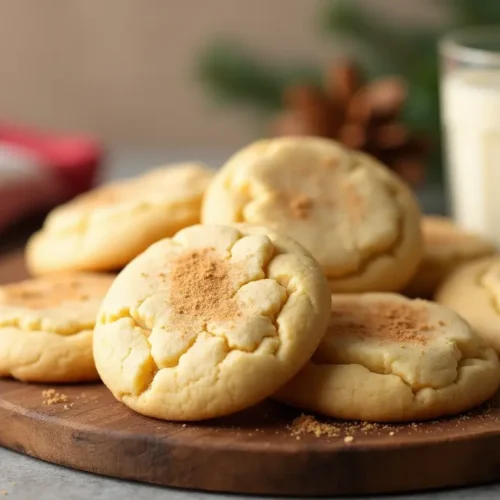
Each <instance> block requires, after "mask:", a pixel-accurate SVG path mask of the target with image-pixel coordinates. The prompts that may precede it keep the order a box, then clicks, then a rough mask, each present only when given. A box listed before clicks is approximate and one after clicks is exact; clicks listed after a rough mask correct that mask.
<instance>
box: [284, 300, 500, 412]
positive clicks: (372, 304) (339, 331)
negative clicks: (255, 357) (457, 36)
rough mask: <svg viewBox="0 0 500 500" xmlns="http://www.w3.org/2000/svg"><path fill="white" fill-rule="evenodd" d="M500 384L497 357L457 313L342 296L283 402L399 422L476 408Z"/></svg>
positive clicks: (413, 302)
mask: <svg viewBox="0 0 500 500" xmlns="http://www.w3.org/2000/svg"><path fill="white" fill-rule="evenodd" d="M499 383H500V365H499V362H498V359H497V356H496V354H495V353H494V351H493V350H492V349H491V348H489V347H488V346H487V345H486V344H485V342H483V340H482V339H481V338H480V337H479V336H477V335H476V334H475V333H474V332H473V331H472V330H471V328H470V326H469V325H468V324H467V323H466V322H465V321H463V320H462V319H461V318H460V317H459V316H458V315H457V314H456V313H454V312H453V311H451V310H450V309H448V308H445V307H442V306H440V305H439V304H436V303H433V302H427V301H424V300H410V299H408V298H405V297H403V296H401V295H398V294H392V293H369V294H362V295H334V296H332V313H331V318H330V323H329V326H328V329H327V332H326V334H325V337H324V339H323V340H322V342H321V344H320V346H319V348H318V350H317V351H316V353H315V354H314V356H313V357H312V360H311V362H310V363H308V366H307V367H306V368H305V369H304V370H303V371H302V372H301V373H299V375H297V377H295V379H294V380H293V381H292V382H291V383H290V384H289V385H288V386H287V387H285V388H284V389H283V391H282V392H281V393H279V396H278V397H279V398H281V399H283V400H285V401H288V402H291V403H292V404H296V405H298V406H302V407H306V408H309V409H311V410H316V411H322V412H324V413H327V414H329V415H332V416H334V417H338V418H347V419H360V420H380V421H399V420H412V419H422V418H433V417H439V416H442V415H446V414H449V413H455V412H459V411H462V410H463V409H467V408H470V407H473V406H475V405H476V404H479V403H481V402H483V401H484V400H485V399H486V398H488V397H490V396H491V395H492V394H493V393H494V392H495V390H496V389H497V388H498V385H499ZM480 384H482V387H481V388H478V387H477V386H478V385H480Z"/></svg>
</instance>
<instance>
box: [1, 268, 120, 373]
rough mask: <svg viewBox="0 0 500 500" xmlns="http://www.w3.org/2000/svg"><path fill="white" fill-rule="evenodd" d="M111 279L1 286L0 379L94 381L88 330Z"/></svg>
mask: <svg viewBox="0 0 500 500" xmlns="http://www.w3.org/2000/svg"><path fill="white" fill-rule="evenodd" d="M113 278H114V276H112V275H105V274H61V275H57V276H51V277H46V278H38V279H34V280H28V281H21V282H19V283H13V284H9V285H4V286H1V287H0V377H14V378H16V379H19V380H23V381H27V382H85V381H90V380H97V379H98V378H99V376H98V374H97V371H96V368H95V364H94V359H93V356H92V331H93V328H94V325H95V321H96V317H97V311H98V310H99V306H100V304H101V300H102V298H103V297H104V295H105V294H106V292H107V290H108V288H109V286H110V285H111V283H112V281H113Z"/></svg>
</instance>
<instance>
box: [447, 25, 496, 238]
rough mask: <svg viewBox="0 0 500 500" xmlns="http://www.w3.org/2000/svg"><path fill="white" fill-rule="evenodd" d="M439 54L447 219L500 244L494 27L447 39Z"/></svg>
mask: <svg viewBox="0 0 500 500" xmlns="http://www.w3.org/2000/svg"><path fill="white" fill-rule="evenodd" d="M439 49H440V55H441V116H442V124H443V132H444V140H445V148H446V149H445V150H446V177H447V188H448V196H449V200H450V202H451V206H450V209H451V214H452V216H453V217H454V219H455V220H456V222H457V223H458V224H459V225H461V226H462V227H464V228H466V229H469V230H472V231H476V232H478V233H480V234H483V235H484V236H487V237H490V238H492V239H493V240H494V241H496V242H497V243H498V244H500V25H499V26H489V27H480V28H469V29H464V30H461V31H456V32H454V33H450V34H449V35H447V36H446V37H444V38H443V39H442V40H441V42H440V47H439Z"/></svg>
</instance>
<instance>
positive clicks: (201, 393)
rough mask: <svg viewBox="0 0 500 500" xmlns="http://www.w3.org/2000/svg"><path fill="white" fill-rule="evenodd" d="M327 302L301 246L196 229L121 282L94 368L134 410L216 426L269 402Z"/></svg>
mask: <svg viewBox="0 0 500 500" xmlns="http://www.w3.org/2000/svg"><path fill="white" fill-rule="evenodd" d="M329 309H330V296H329V291H328V287H327V283H326V280H325V277H324V274H323V272H322V271H321V269H320V268H319V266H318V264H317V263H316V261H315V260H314V259H313V258H312V257H311V256H310V254H309V253H308V252H307V251H306V250H304V249H303V248H302V247H301V246H300V245H298V244H297V243H295V242H294V241H293V240H290V239H289V238H286V237H282V236H279V235H277V234H276V233H274V232H273V231H269V230H267V229H263V228H260V227H254V226H248V225H238V226H235V227H228V226H192V227H190V228H187V229H184V230H182V231H180V232H179V233H177V234H176V235H175V236H174V237H173V238H171V239H165V240H162V241H160V242H158V243H156V244H154V245H152V246H151V247H150V248H149V249H148V250H146V251H145V252H144V253H143V254H141V255H140V256H139V257H137V258H136V259H134V261H132V262H131V263H130V264H129V265H128V266H127V267H126V268H125V269H124V270H123V271H122V272H121V273H120V274H119V275H118V277H117V278H116V280H115V282H114V283H113V286H112V287H111V289H110V291H109V293H108V294H107V296H106V298H105V299H104V301H103V304H102V307H101V311H100V314H99V319H98V324H97V326H96V330H95V336H94V355H95V359H96V364H97V368H98V371H99V373H100V375H101V377H102V379H103V381H104V383H105V384H106V385H107V386H108V387H109V388H110V390H111V391H112V392H113V394H114V395H115V396H116V397H117V398H118V399H120V400H122V401H123V402H124V403H125V404H127V405H128V406H130V407H131V408H132V409H134V410H136V411H138V412H140V413H144V414H146V415H150V416H155V417H158V418H165V419H172V420H197V419H204V418H212V417H216V416H220V415H225V414H228V413H231V412H234V411H238V410H240V409H243V408H245V407H247V406H250V405H252V404H255V403H257V402H258V401H260V400H262V399H264V398H266V397H267V396H269V395H271V394H272V393H273V392H274V391H275V390H276V389H277V388H278V387H279V386H281V385H282V384H283V383H285V382H286V381H287V380H289V379H290V378H291V377H292V376H293V375H294V374H295V373H296V372H297V371H298V370H299V369H300V368H301V366H302V365H303V364H304V363H305V362H306V361H307V359H308V358H309V357H310V356H311V354H312V353H313V352H314V350H315V348H316V347H317V345H318V343H319V341H320V339H321V336H322V334H323V332H324V330H325V328H326V324H327V321H328V316H329Z"/></svg>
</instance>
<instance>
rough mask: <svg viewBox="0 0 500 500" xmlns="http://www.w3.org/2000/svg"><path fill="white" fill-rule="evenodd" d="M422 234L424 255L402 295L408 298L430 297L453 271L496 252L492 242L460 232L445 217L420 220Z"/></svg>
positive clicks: (432, 216) (433, 216)
mask: <svg viewBox="0 0 500 500" xmlns="http://www.w3.org/2000/svg"><path fill="white" fill-rule="evenodd" d="M422 233H423V236H424V256H423V258H422V262H421V264H420V266H419V268H418V270H417V272H416V274H415V276H414V277H413V279H412V280H411V281H410V284H409V285H408V287H407V288H406V290H405V294H406V295H409V296H411V297H421V298H432V296H433V295H434V293H435V292H436V290H437V289H438V287H439V285H440V284H441V283H443V281H444V280H445V279H446V277H447V276H449V275H450V274H451V273H452V272H453V271H454V270H455V269H457V268H458V267H460V266H461V265H463V264H465V263H467V262H470V261H472V260H476V259H479V258H481V257H485V256H488V255H492V254H494V253H496V248H495V245H494V244H493V243H492V242H490V241H488V240H486V239H485V238H483V237H481V236H479V235H477V234H474V233H471V232H469V231H465V230H463V229H461V228H460V227H458V226H457V225H456V224H455V223H454V222H453V221H452V220H451V219H449V218H448V217H441V216H437V215H429V216H425V217H423V218H422Z"/></svg>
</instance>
